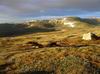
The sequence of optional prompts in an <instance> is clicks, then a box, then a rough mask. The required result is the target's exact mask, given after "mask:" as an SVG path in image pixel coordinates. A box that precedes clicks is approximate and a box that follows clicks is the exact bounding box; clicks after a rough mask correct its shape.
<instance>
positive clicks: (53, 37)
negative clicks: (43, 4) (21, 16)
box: [0, 26, 100, 74]
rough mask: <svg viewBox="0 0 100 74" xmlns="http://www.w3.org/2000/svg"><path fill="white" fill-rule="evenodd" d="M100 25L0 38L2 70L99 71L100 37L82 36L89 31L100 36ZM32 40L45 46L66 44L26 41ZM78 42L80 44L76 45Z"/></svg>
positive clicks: (12, 73)
mask: <svg viewBox="0 0 100 74" xmlns="http://www.w3.org/2000/svg"><path fill="white" fill-rule="evenodd" d="M99 29H100V26H97V27H85V28H67V29H65V30H61V31H54V32H44V33H33V34H27V35H22V36H16V37H3V38H0V74H1V73H4V74H21V73H22V74H28V73H29V74H32V73H33V74H36V73H37V74H52V73H53V74H99V73H100V40H96V41H83V40H81V37H82V34H84V33H87V32H94V33H95V34H96V35H98V36H100V32H99ZM29 41H35V42H38V43H40V44H42V45H44V46H45V45H47V44H48V43H49V42H52V41H53V42H54V41H61V44H62V43H64V44H63V45H65V46H67V47H59V46H58V47H44V48H32V46H30V45H27V44H26V43H27V42H29ZM79 44H81V46H77V45H79ZM70 45H76V46H70ZM84 45H86V46H84Z"/></svg>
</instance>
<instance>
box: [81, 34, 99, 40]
mask: <svg viewBox="0 0 100 74" xmlns="http://www.w3.org/2000/svg"><path fill="white" fill-rule="evenodd" d="M82 39H83V40H97V39H99V37H98V36H96V35H95V34H94V33H91V32H89V33H85V34H83V37H82Z"/></svg>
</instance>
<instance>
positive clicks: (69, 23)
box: [64, 22, 75, 28]
mask: <svg viewBox="0 0 100 74" xmlns="http://www.w3.org/2000/svg"><path fill="white" fill-rule="evenodd" d="M64 25H67V26H68V27H72V28H73V27H75V22H64Z"/></svg>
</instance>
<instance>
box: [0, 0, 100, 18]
mask: <svg viewBox="0 0 100 74" xmlns="http://www.w3.org/2000/svg"><path fill="white" fill-rule="evenodd" d="M65 10H67V12H68V11H69V10H73V11H74V10H75V14H76V13H78V11H79V10H81V11H83V12H84V11H85V12H100V0H0V15H2V14H4V15H7V16H11V17H16V16H17V17H23V16H40V15H42V14H44V15H46V14H48V15H54V14H56V13H59V12H62V11H65ZM76 10H77V11H76ZM46 11H47V12H46ZM54 11H55V12H54ZM56 11H57V12H56ZM73 11H70V12H72V14H74V13H73ZM49 13H50V14H49ZM63 13H64V14H65V12H63ZM81 13H82V12H81ZM59 14H60V13H59ZM61 14H62V13H61ZM66 14H67V13H66ZM2 17H3V16H2ZM4 17H5V16H4Z"/></svg>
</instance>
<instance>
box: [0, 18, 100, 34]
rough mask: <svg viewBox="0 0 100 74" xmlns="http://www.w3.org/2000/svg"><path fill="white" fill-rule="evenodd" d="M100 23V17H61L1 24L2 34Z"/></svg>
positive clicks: (53, 29)
mask: <svg viewBox="0 0 100 74" xmlns="http://www.w3.org/2000/svg"><path fill="white" fill-rule="evenodd" d="M99 25H100V19H99V18H80V17H59V18H52V19H46V20H29V21H25V22H24V23H14V24H13V23H3V24H0V36H9V35H22V34H29V33H37V32H49V31H58V30H62V29H68V28H88V27H95V26H99Z"/></svg>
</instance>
